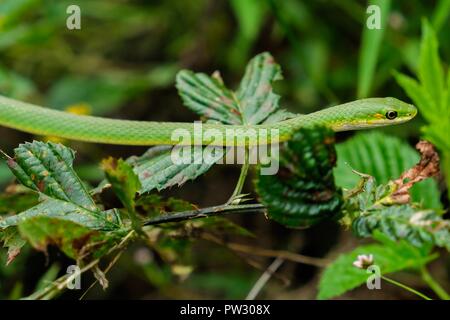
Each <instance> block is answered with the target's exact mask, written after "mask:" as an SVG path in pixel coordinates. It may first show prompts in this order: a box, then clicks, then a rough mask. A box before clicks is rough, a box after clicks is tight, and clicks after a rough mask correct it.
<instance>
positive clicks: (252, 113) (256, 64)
mask: <svg viewBox="0 0 450 320" xmlns="http://www.w3.org/2000/svg"><path fill="white" fill-rule="evenodd" d="M279 79H281V70H280V66H279V65H278V64H276V63H275V61H274V59H273V57H272V56H271V55H270V54H269V53H267V52H265V53H261V54H259V55H257V56H256V57H254V58H253V59H252V60H251V61H250V62H249V64H248V66H247V69H246V72H245V75H244V77H243V79H242V81H241V84H240V87H239V90H238V91H237V92H236V93H234V92H232V91H231V90H229V89H227V88H226V86H225V85H224V83H223V81H222V78H221V77H220V75H219V74H218V73H215V74H213V75H212V76H211V77H209V76H208V75H206V74H204V73H194V72H192V71H188V70H182V71H180V72H179V73H178V75H177V81H176V82H177V83H176V86H177V89H178V92H179V94H180V96H181V98H182V100H183V103H184V104H185V106H186V107H188V108H189V109H191V110H192V111H194V112H196V113H197V114H199V115H200V116H202V117H203V118H205V119H206V120H207V122H217V121H218V122H220V123H223V124H262V123H273V122H278V121H282V120H285V119H288V118H291V117H292V116H293V114H291V113H289V112H287V111H285V110H282V109H279V104H278V101H279V99H280V97H279V96H278V95H276V94H275V93H273V91H272V83H273V82H274V81H276V80H279ZM186 148H190V147H186ZM193 148H195V149H194V150H192V152H190V154H191V161H190V163H189V164H182V165H177V164H174V163H173V161H172V159H171V151H172V148H171V147H154V148H151V149H149V150H148V151H147V152H146V153H145V154H144V155H142V156H141V157H132V158H130V159H128V162H129V163H131V164H132V165H133V167H134V172H135V173H136V174H137V175H138V176H139V180H140V182H141V185H142V188H141V190H140V193H145V192H149V191H151V190H153V189H157V190H158V191H160V190H163V189H165V188H168V187H171V186H174V185H178V186H180V185H182V184H183V183H185V182H186V181H188V180H193V179H195V178H197V177H198V176H200V175H201V174H203V173H205V172H206V171H208V170H209V168H211V166H212V165H213V163H206V162H205V161H204V160H203V159H202V158H201V155H202V154H203V151H204V150H205V149H204V148H201V147H193ZM195 150H197V151H195ZM226 150H227V149H225V148H221V147H217V148H215V150H214V152H216V154H217V155H218V156H217V157H216V158H217V161H218V160H220V158H221V156H220V155H222V154H225V152H226Z"/></svg>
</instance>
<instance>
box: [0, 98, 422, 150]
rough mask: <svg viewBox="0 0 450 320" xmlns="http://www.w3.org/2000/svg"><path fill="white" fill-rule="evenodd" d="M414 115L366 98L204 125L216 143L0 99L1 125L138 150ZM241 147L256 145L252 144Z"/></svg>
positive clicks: (153, 126)
mask: <svg viewBox="0 0 450 320" xmlns="http://www.w3.org/2000/svg"><path fill="white" fill-rule="evenodd" d="M416 113H417V109H416V108H415V107H414V106H413V105H411V104H407V103H405V102H402V101H400V100H398V99H395V98H368V99H362V100H356V101H352V102H348V103H345V104H340V105H337V106H333V107H330V108H326V109H323V110H320V111H317V112H314V113H310V114H306V115H297V116H295V117H293V118H290V119H288V120H283V121H279V122H276V123H272V124H260V125H224V124H216V123H203V124H202V130H203V131H202V132H205V131H208V130H214V132H218V133H220V134H221V135H223V139H216V140H215V141H212V140H211V137H207V136H205V135H204V134H199V133H198V132H197V131H198V130H194V125H195V124H194V123H183V122H153V121H132V120H118V119H108V118H102V117H94V116H85V115H75V114H71V113H67V112H63V111H57V110H53V109H48V108H43V107H39V106H36V105H32V104H28V103H24V102H20V101H17V100H13V99H9V98H6V97H2V96H0V125H2V126H5V127H9V128H13V129H16V130H20V131H25V132H28V133H32V134H37V135H45V136H55V137H60V138H65V139H69V140H79V141H86V142H94V143H106V144H117V145H140V146H149V145H176V144H183V143H184V144H190V143H193V142H192V141H194V144H201V145H217V146H231V145H232V146H236V145H239V144H240V143H239V142H237V141H236V139H234V138H233V137H231V138H230V139H227V137H229V136H230V135H232V134H235V133H233V132H242V130H244V131H245V130H251V129H254V130H255V132H256V136H257V137H258V135H259V132H260V129H266V130H267V131H268V132H269V136H268V138H270V135H271V132H273V131H272V129H276V131H277V132H278V133H277V134H278V138H279V142H282V141H287V140H289V139H290V137H291V136H292V134H293V133H294V132H295V131H296V130H297V129H299V128H301V127H308V126H315V125H324V126H328V127H330V128H331V129H333V130H334V131H347V130H358V129H364V128H373V127H379V126H386V125H392V124H398V123H403V122H406V121H408V120H410V119H412V118H413V117H414V116H415V115H416ZM177 129H182V130H184V132H187V133H189V134H192V139H193V140H192V141H190V142H189V143H185V142H180V141H179V140H174V139H173V136H172V133H173V132H174V130H177ZM230 129H231V130H230ZM261 132H262V131H261ZM199 135H200V136H199ZM195 138H197V139H195ZM240 141H241V140H240ZM242 143H244V144H246V145H251V144H252V143H251V142H249V140H245V141H244V142H242ZM253 144H260V142H258V141H257V142H253Z"/></svg>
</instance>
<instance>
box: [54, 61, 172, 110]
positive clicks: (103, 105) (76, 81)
mask: <svg viewBox="0 0 450 320" xmlns="http://www.w3.org/2000/svg"><path fill="white" fill-rule="evenodd" d="M176 70H177V68H176V66H175V65H173V64H167V65H162V66H159V67H156V68H153V69H152V70H150V71H148V72H146V73H139V74H131V75H129V74H126V73H124V72H122V73H120V72H109V73H105V74H103V75H97V76H89V77H86V76H68V77H64V78H62V79H59V80H58V81H57V82H56V83H55V84H54V85H53V86H52V87H51V88H50V91H49V93H48V97H47V105H49V106H52V107H53V108H55V109H65V108H67V107H68V106H71V105H78V104H85V105H87V106H89V108H90V111H92V113H93V114H95V115H104V114H108V113H111V112H112V111H114V110H117V109H118V108H120V107H121V106H122V105H123V104H124V103H126V102H128V101H130V100H131V99H133V98H135V97H136V96H139V95H141V94H142V93H143V92H145V91H146V90H149V89H153V88H158V87H164V86H167V85H169V84H171V83H172V79H173V77H174V76H175V72H176ZM155 77H156V78H157V80H155ZM73 88H77V90H73Z"/></svg>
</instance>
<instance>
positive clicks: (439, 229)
mask: <svg viewBox="0 0 450 320" xmlns="http://www.w3.org/2000/svg"><path fill="white" fill-rule="evenodd" d="M352 229H353V231H354V233H355V234H356V235H358V236H360V237H370V236H372V234H373V232H374V231H375V230H379V231H381V232H382V233H383V234H385V235H386V236H388V237H389V238H390V239H392V240H400V239H404V240H407V241H408V242H409V243H410V244H412V245H413V246H416V247H419V248H420V247H431V246H432V245H437V246H440V247H445V248H446V249H447V250H449V251H450V221H449V220H444V219H442V217H441V216H440V215H439V214H437V213H436V212H435V211H433V210H418V209H416V208H413V207H411V206H410V205H402V206H392V207H387V208H383V209H380V210H373V211H369V212H366V213H364V214H361V215H360V216H359V217H357V218H356V219H355V220H354V221H353V223H352Z"/></svg>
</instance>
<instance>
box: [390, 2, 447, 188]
mask: <svg viewBox="0 0 450 320" xmlns="http://www.w3.org/2000/svg"><path fill="white" fill-rule="evenodd" d="M446 7H448V5H447V6H446ZM437 10H438V9H437ZM439 11H446V13H445V15H447V14H448V8H445V6H444V5H442V3H440V4H439ZM435 23H436V20H435ZM418 78H419V82H417V81H415V80H413V79H411V78H409V77H406V76H404V75H399V74H397V75H396V79H397V82H398V83H399V85H400V86H401V87H402V88H403V89H404V90H405V91H406V93H407V94H408V96H409V97H410V98H411V99H412V100H413V102H414V103H415V104H416V106H417V108H418V109H419V111H420V114H422V115H423V116H424V118H425V119H426V120H427V121H428V126H426V127H424V128H422V129H423V132H424V136H425V138H426V139H428V140H430V141H431V142H432V143H433V144H435V145H436V147H437V148H439V149H440V150H441V152H442V154H443V158H444V162H443V170H444V172H445V174H446V175H447V177H448V176H449V175H450V162H448V161H446V159H447V158H448V157H450V156H449V155H450V142H449V139H448V133H449V131H450V72H448V71H447V85H446V84H445V75H444V69H443V67H442V62H441V60H440V59H439V44H438V40H437V37H436V35H435V33H434V31H433V28H432V27H431V26H430V24H429V23H428V22H427V21H426V20H424V21H423V23H422V39H421V44H420V58H419V68H418ZM447 186H448V188H447V189H448V190H449V197H450V179H448V178H447Z"/></svg>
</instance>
